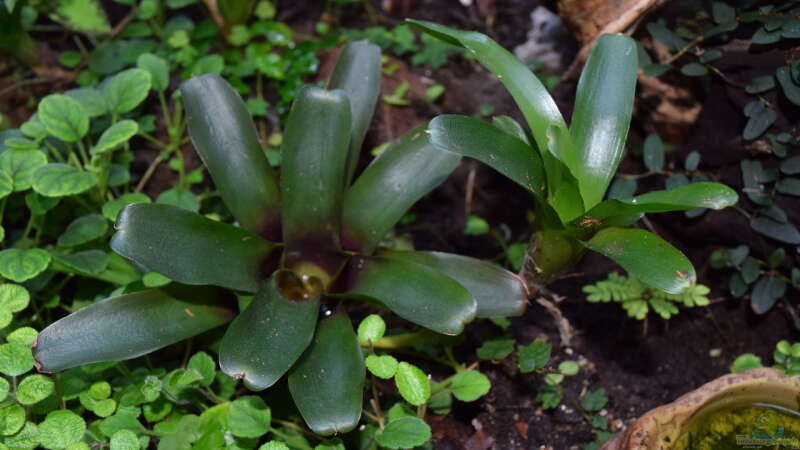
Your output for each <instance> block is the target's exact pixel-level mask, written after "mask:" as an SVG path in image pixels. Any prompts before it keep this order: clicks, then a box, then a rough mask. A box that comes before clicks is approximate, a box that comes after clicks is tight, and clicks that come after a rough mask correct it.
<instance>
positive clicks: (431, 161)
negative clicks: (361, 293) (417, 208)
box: [342, 126, 461, 254]
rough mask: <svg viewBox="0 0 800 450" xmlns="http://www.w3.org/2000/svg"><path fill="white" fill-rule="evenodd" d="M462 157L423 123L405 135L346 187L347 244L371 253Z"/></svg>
mask: <svg viewBox="0 0 800 450" xmlns="http://www.w3.org/2000/svg"><path fill="white" fill-rule="evenodd" d="M460 159H461V158H460V157H459V156H458V155H457V154H455V153H451V152H447V151H442V150H439V149H438V148H435V147H433V146H432V145H431V143H430V140H429V137H428V134H427V133H426V130H425V128H424V126H420V127H417V128H415V129H413V130H411V131H410V132H408V133H406V134H404V135H403V136H401V137H400V139H398V140H397V141H395V142H394V143H393V144H392V145H390V146H389V148H387V149H386V150H384V151H383V152H381V154H380V156H378V158H376V159H375V160H374V161H373V162H372V163H371V164H370V165H369V167H367V169H366V170H365V171H364V172H363V173H362V174H361V175H360V176H359V177H358V179H357V180H356V182H355V183H354V184H353V185H352V186H351V187H350V189H348V190H347V191H346V192H345V196H344V209H343V211H342V227H343V231H342V233H343V235H344V237H343V239H344V245H345V248H347V249H349V250H357V251H359V252H361V253H364V254H370V253H372V252H373V251H374V250H375V248H376V247H377V245H378V243H379V242H380V241H381V239H383V237H384V236H385V235H386V233H387V232H388V231H389V230H390V229H391V228H392V227H393V226H394V225H395V224H396V223H397V221H398V220H400V218H401V217H402V216H403V214H405V213H406V212H407V211H408V209H409V208H410V207H411V205H413V204H414V203H415V202H416V201H417V200H419V199H420V198H422V197H423V196H424V195H425V194H427V193H428V192H430V191H431V190H433V189H434V188H435V187H436V186H438V185H439V184H440V183H441V182H442V181H444V180H445V178H447V176H448V175H449V174H450V172H452V171H453V169H455V167H456V165H458V162H459V160H460ZM375 205H381V207H380V208H376V207H375Z"/></svg>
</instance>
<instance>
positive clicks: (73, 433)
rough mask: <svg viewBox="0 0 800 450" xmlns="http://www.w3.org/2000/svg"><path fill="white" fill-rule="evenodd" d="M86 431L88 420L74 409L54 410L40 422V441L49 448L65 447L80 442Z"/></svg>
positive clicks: (55, 449)
mask: <svg viewBox="0 0 800 450" xmlns="http://www.w3.org/2000/svg"><path fill="white" fill-rule="evenodd" d="M85 432H86V422H85V421H84V420H83V419H82V418H81V416H79V415H77V414H75V413H74V412H72V411H66V410H59V411H53V412H51V413H50V414H48V415H47V417H46V418H45V420H44V422H42V423H41V424H39V442H40V443H41V444H42V447H44V448H47V449H54V450H59V449H64V448H67V446H69V445H71V444H74V443H76V442H80V440H81V439H83V434H84V433H85Z"/></svg>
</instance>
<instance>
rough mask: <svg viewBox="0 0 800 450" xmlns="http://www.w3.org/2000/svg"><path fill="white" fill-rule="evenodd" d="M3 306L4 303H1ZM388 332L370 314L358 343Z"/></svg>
mask: <svg viewBox="0 0 800 450" xmlns="http://www.w3.org/2000/svg"><path fill="white" fill-rule="evenodd" d="M0 304H2V303H0ZM385 332H386V322H384V321H383V319H382V318H381V316H379V315H377V314H370V315H368V316H367V317H365V318H364V320H362V321H361V323H360V324H358V343H359V344H361V345H364V346H366V345H369V343H370V341H372V342H375V341H377V340H378V339H380V338H382V337H383V334H384V333H385Z"/></svg>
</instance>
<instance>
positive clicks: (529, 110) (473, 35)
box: [407, 20, 574, 167]
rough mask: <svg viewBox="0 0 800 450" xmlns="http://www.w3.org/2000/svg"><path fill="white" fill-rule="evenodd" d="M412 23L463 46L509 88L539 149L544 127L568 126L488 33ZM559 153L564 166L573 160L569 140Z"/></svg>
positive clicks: (544, 141)
mask: <svg viewBox="0 0 800 450" xmlns="http://www.w3.org/2000/svg"><path fill="white" fill-rule="evenodd" d="M407 22H408V23H410V24H411V25H412V26H414V27H417V28H419V29H421V30H423V31H425V32H426V33H428V34H430V35H432V36H434V37H436V38H439V39H440V40H442V41H445V42H447V43H449V44H452V45H457V46H460V47H463V48H466V49H467V50H468V51H469V54H470V55H472V56H474V57H475V58H476V59H477V60H478V61H479V62H480V63H481V64H483V65H484V66H485V67H486V68H487V69H489V71H491V72H492V73H493V74H495V75H496V76H497V78H498V79H499V80H500V82H501V83H503V85H504V86H505V87H506V89H508V92H509V93H511V96H512V97H513V98H514V100H515V101H516V103H517V106H519V109H520V110H521V111H522V115H523V116H525V120H526V121H527V122H528V126H529V127H530V128H531V131H532V132H533V137H534V139H535V141H536V144H537V146H538V147H539V149H540V151H542V150H543V149H546V148H547V140H548V139H547V129H548V128H549V127H550V126H556V127H561V128H564V129H566V128H567V125H566V123H565V122H564V118H563V117H562V116H561V113H560V112H559V110H558V106H557V105H556V103H555V101H554V100H553V98H552V97H551V96H550V94H549V93H548V92H547V88H545V86H544V85H543V84H542V82H541V81H539V79H538V78H536V76H535V75H534V74H533V72H531V70H530V69H529V68H528V66H527V65H525V64H524V63H523V62H522V61H520V60H519V59H517V58H516V57H515V56H514V55H512V54H511V53H510V52H509V51H508V50H506V49H504V48H503V47H501V46H500V45H498V44H497V42H495V41H493V40H492V39H491V38H489V37H488V36H486V35H484V34H481V33H477V32H474V31H461V30H456V29H454V28H449V27H446V26H443V25H439V24H436V23H433V22H425V21H421V20H408V21H407ZM562 150H563V151H564V154H560V155H558V157H559V159H561V160H562V161H564V162H565V163H566V164H567V166H568V167H569V166H571V164H570V161H572V160H573V159H574V155H573V154H572V153H573V152H574V150H573V149H572V145H571V143H566V145H565V146H564V148H563V149H562Z"/></svg>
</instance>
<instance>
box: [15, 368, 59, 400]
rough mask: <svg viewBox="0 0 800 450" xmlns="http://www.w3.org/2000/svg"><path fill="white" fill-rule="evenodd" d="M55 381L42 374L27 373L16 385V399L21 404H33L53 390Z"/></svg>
mask: <svg viewBox="0 0 800 450" xmlns="http://www.w3.org/2000/svg"><path fill="white" fill-rule="evenodd" d="M54 387H55V383H53V380H51V379H50V378H48V377H46V376H44V375H39V374H36V375H29V376H27V377H25V378H24V379H23V380H22V381H21V382H20V383H19V386H18V387H17V401H18V402H19V403H20V404H22V405H33V404H34V403H38V402H40V401H42V400H44V399H45V398H47V397H49V396H50V394H52V393H53V392H55V388H54Z"/></svg>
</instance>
